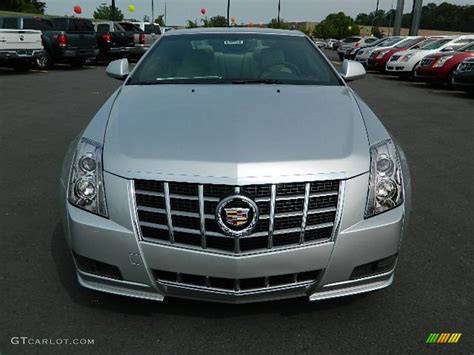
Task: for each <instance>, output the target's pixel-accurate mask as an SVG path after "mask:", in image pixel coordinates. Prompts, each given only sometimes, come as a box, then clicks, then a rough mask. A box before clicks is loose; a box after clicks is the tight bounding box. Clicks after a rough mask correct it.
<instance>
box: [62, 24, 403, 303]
mask: <svg viewBox="0 0 474 355" xmlns="http://www.w3.org/2000/svg"><path fill="white" fill-rule="evenodd" d="M107 73H108V75H109V76H112V77H114V78H118V79H121V80H124V83H123V85H122V86H121V87H120V88H119V89H118V90H117V91H116V92H115V93H114V94H113V95H112V96H111V97H110V99H109V100H108V101H107V102H106V103H105V104H104V106H103V107H102V108H101V109H100V110H99V111H98V112H97V114H96V115H95V117H94V118H93V119H92V121H91V122H90V123H89V125H88V126H87V127H86V128H85V130H84V131H82V132H81V134H80V135H79V136H78V137H77V138H76V139H75V140H74V141H73V142H72V144H71V146H70V148H69V150H68V152H67V154H66V157H65V161H64V165H63V170H62V176H61V183H60V190H61V206H62V209H63V216H64V226H65V228H66V238H67V243H68V245H69V248H70V249H71V252H72V255H73V260H74V263H75V265H76V270H77V278H78V280H79V283H80V284H81V285H82V286H84V287H87V288H90V289H93V290H99V291H104V292H110V293H114V294H118V295H126V296H132V297H139V298H146V299H152V300H159V301H161V300H163V299H164V298H165V297H181V298H191V299H199V300H209V301H217V302H230V303H242V302H255V301H266V300H274V299H282V298H290V297H301V296H304V297H308V298H309V299H310V300H312V301H313V300H321V299H326V298H331V297H339V296H345V295H352V294H357V293H362V292H368V291H374V290H378V289H381V288H384V287H387V286H389V285H390V284H391V283H392V281H393V278H394V270H395V266H396V263H397V258H398V253H399V249H400V244H401V241H402V239H403V236H404V235H405V234H406V230H407V221H408V214H409V210H410V177H409V173H408V166H407V162H406V159H405V155H404V154H403V151H402V149H401V148H400V146H399V145H398V144H397V142H396V141H395V140H394V138H393V137H392V136H391V135H390V134H389V133H388V132H387V130H386V129H385V128H384V127H383V125H382V124H381V123H380V121H379V120H378V119H377V117H376V116H375V114H374V113H373V112H372V111H371V110H370V108H369V107H367V105H366V104H365V103H364V102H363V101H362V100H361V99H360V97H358V96H357V95H356V94H355V93H354V91H353V90H352V89H351V88H350V87H348V86H347V84H346V82H347V81H350V80H353V79H357V78H361V77H363V76H364V74H365V71H364V69H363V68H362V66H361V65H360V64H359V63H355V62H349V61H345V62H344V63H343V66H342V73H341V74H340V73H339V72H338V71H337V70H336V69H335V68H334V67H333V66H332V64H331V62H330V61H329V60H328V59H327V58H326V57H325V56H324V55H323V54H322V52H321V51H320V50H319V49H318V48H317V47H316V45H315V44H314V43H313V42H312V41H311V40H310V39H309V38H308V37H307V36H305V35H304V34H303V33H301V32H298V31H283V30H274V29H256V28H232V29H228V28H219V29H217V28H215V29H193V30H176V31H170V32H166V33H165V34H164V35H163V36H162V37H161V38H160V40H159V41H157V42H156V43H155V44H154V46H153V47H152V48H151V49H150V50H149V51H148V52H147V53H146V54H145V56H144V57H143V58H142V59H141V60H140V62H139V63H138V64H137V65H136V67H135V68H134V69H133V70H132V71H131V72H129V68H128V62H127V60H126V59H121V60H118V61H115V62H112V63H111V64H109V66H108V68H107Z"/></svg>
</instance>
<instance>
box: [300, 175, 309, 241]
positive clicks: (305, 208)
mask: <svg viewBox="0 0 474 355" xmlns="http://www.w3.org/2000/svg"><path fill="white" fill-rule="evenodd" d="M310 193H311V183H309V182H308V183H306V186H305V187H304V204H303V218H302V219H301V232H300V244H303V242H304V233H305V230H306V221H307V218H308V209H309V195H310Z"/></svg>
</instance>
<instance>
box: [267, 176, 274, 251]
mask: <svg viewBox="0 0 474 355" xmlns="http://www.w3.org/2000/svg"><path fill="white" fill-rule="evenodd" d="M275 206H276V185H275V184H272V187H271V192H270V215H269V218H270V221H269V222H268V249H271V248H273V229H274V227H275Z"/></svg>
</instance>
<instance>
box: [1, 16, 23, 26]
mask: <svg viewBox="0 0 474 355" xmlns="http://www.w3.org/2000/svg"><path fill="white" fill-rule="evenodd" d="M2 20H3V23H2V24H1V26H0V27H1V28H15V29H18V22H19V21H18V19H17V18H15V17H4V18H3V19H0V21H2Z"/></svg>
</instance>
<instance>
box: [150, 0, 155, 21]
mask: <svg viewBox="0 0 474 355" xmlns="http://www.w3.org/2000/svg"><path fill="white" fill-rule="evenodd" d="M151 23H155V1H154V0H151Z"/></svg>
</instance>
